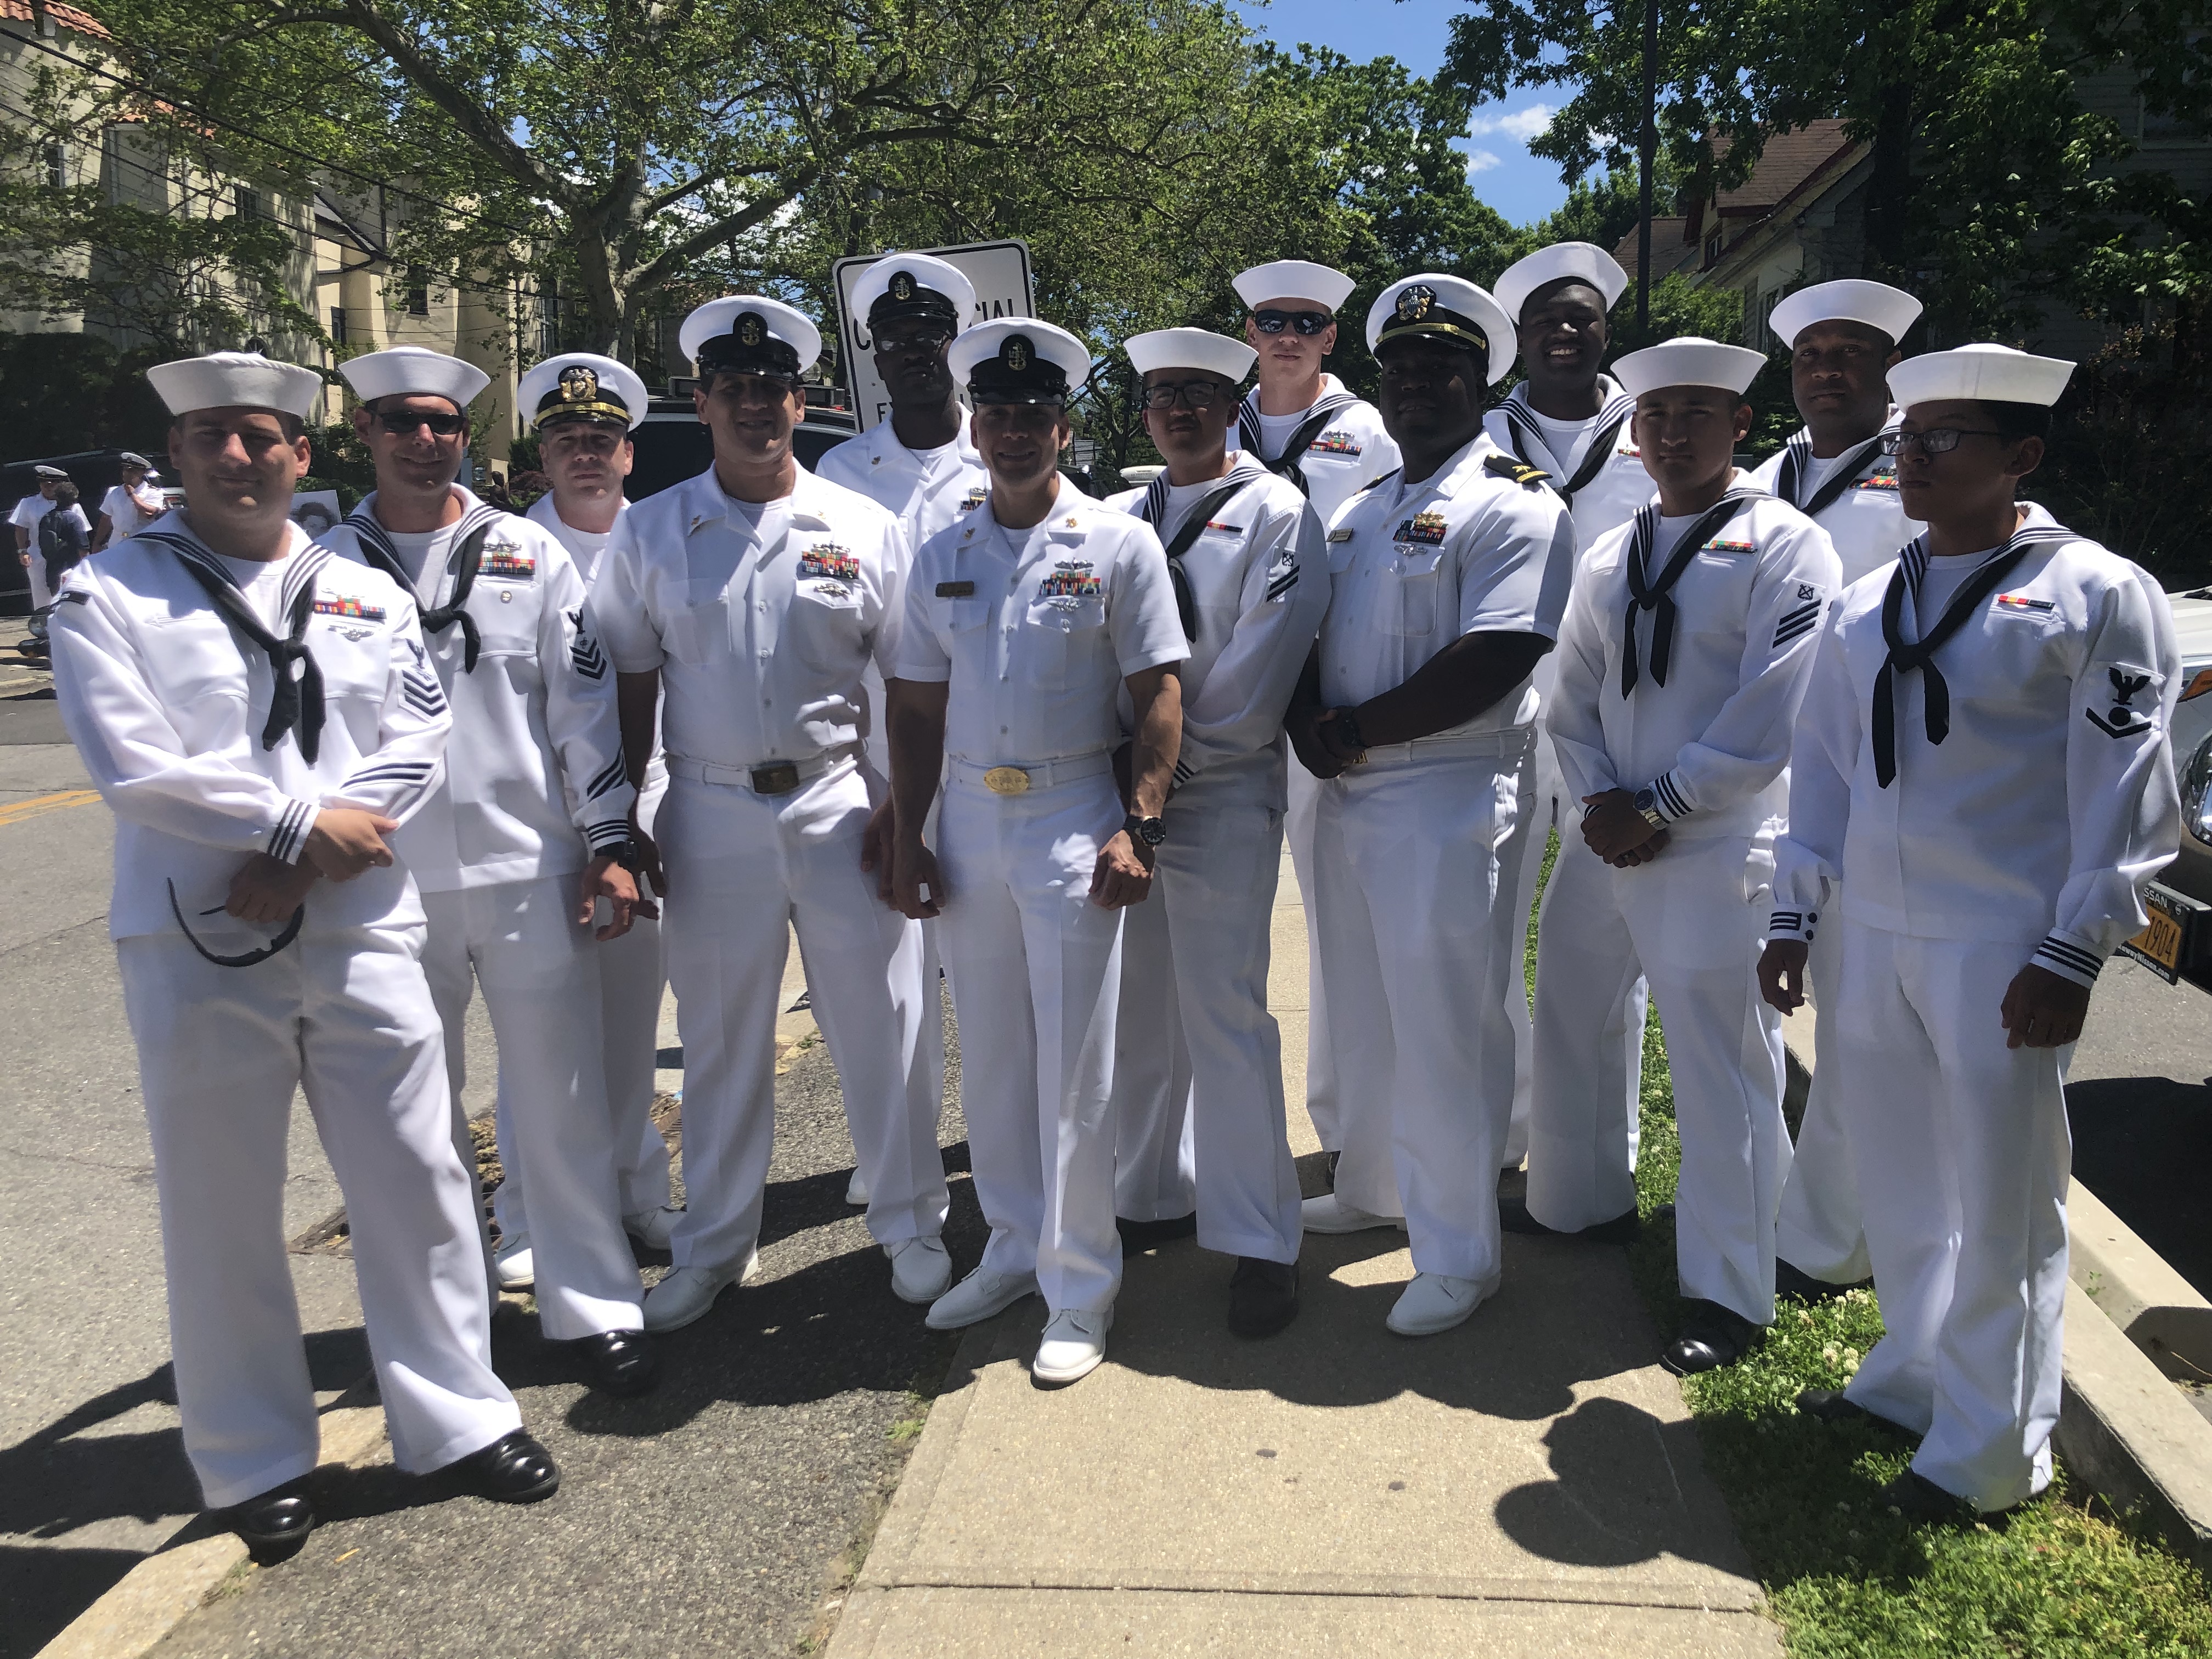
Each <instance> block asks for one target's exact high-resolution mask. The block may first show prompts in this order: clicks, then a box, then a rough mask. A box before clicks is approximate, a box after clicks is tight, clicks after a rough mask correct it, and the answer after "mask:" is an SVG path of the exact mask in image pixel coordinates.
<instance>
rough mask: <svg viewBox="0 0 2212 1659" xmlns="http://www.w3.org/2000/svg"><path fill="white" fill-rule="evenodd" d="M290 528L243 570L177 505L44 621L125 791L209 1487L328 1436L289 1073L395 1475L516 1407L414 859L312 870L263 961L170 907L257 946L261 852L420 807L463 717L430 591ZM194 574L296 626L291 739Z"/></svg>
mask: <svg viewBox="0 0 2212 1659" xmlns="http://www.w3.org/2000/svg"><path fill="white" fill-rule="evenodd" d="M289 533H290V537H291V550H290V551H289V553H288V554H287V555H286V556H284V557H283V558H282V559H280V560H277V561H276V562H274V563H271V564H269V565H266V566H261V567H256V566H254V565H252V564H250V563H247V562H243V561H237V562H234V561H229V560H225V559H222V558H219V557H217V556H216V555H215V554H213V553H211V552H210V551H209V550H207V549H206V547H205V546H204V544H201V543H200V542H199V541H198V540H197V538H195V537H194V536H193V535H192V534H191V530H190V529H189V528H188V526H186V524H185V519H184V516H183V515H182V514H181V513H166V514H164V515H163V516H162V517H161V518H160V519H158V520H155V522H154V524H153V525H151V526H149V528H148V530H147V531H145V532H142V533H141V534H140V535H139V536H138V537H137V538H133V539H130V540H126V541H123V542H120V543H117V544H113V545H112V546H110V547H109V548H108V549H107V550H106V551H105V552H103V553H102V554H101V555H100V556H99V557H98V558H97V559H94V560H88V561H87V562H83V563H82V564H79V565H78V566H77V567H76V568H75V569H73V570H72V571H71V572H70V575H69V579H68V580H67V581H66V582H65V583H64V592H63V594H62V599H61V603H60V605H58V608H57V610H56V611H55V614H54V619H53V629H52V640H53V652H54V684H55V688H56V690H57V692H58V695H59V697H60V700H61V708H62V715H63V718H64V720H65V721H66V722H67V724H68V726H69V730H70V737H71V738H73V739H74V740H75V741H76V746H77V750H78V752H79V753H80V754H81V755H82V757H83V758H84V763H85V766H86V768H87V769H88V770H89V771H90V772H91V774H92V776H93V781H94V782H95V783H96V784H97V785H98V786H99V787H100V793H101V794H102V795H103V796H105V797H106V800H107V803H108V805H110V806H111V807H112V808H113V809H114V811H115V817H116V836H115V891H114V896H113V898H112V902H111V905H110V908H109V913H108V932H109V933H110V935H111V936H112V938H113V939H115V941H116V957H117V960H118V963H119V965H120V967H121V969H122V977H123V994H124V1003H125V1007H126V1008H127V1009H128V1010H129V1012H130V1016H131V1035H132V1036H133V1037H134V1038H135V1039H136V1040H137V1045H138V1059H139V1076H140V1085H141V1087H142V1088H143V1091H144V1093H145V1097H146V1119H147V1126H148V1127H149V1129H150V1130H151V1132H152V1134H153V1141H154V1173H155V1182H156V1183H157V1185H158V1186H159V1188H160V1191H161V1241H162V1249H163V1255H164V1257H165V1260H166V1261H167V1268H168V1281H169V1328H170V1340H171V1343H172V1346H173V1349H174V1352H175V1356H176V1373H177V1399H178V1403H179V1406H180V1407H182V1408H183V1412H184V1426H185V1450H186V1451H187V1452H188V1453H189V1454H190V1455H191V1460H192V1468H193V1469H194V1471H195V1472H196V1473H197V1474H198V1476H199V1480H200V1486H201V1489H202V1491H203V1492H204V1495H205V1498H206V1501H207V1503H208V1504H209V1506H210V1507H211V1508H219V1507H222V1506H224V1505H228V1504H236V1503H240V1502H242V1501H243V1500H245V1499H246V1498H252V1497H254V1496H256V1495H257V1494H258V1493H261V1492H267V1491H268V1490H270V1488H271V1487H274V1486H280V1485H282V1484H283V1482H285V1481H287V1480H292V1479H294V1478H295V1477H296V1476H299V1475H303V1474H307V1472H308V1471H309V1470H311V1469H313V1468H314V1467H315V1465H316V1462H317V1461H318V1458H319V1453H320V1448H321V1437H320V1432H319V1426H318V1424H317V1422H316V1417H315V1395H314V1390H313V1387H312V1386H311V1385H310V1383H309V1382H308V1377H307V1355H306V1352H305V1350H304V1348H303V1347H302V1346H301V1333H300V1316H299V1309H298V1306H297V1304H296V1303H295V1301H294V1298H293V1292H292V1276H291V1271H290V1269H289V1267H288V1266H287V1264H286V1260H285V1254H284V1203H283V1194H284V1146H285V1133H286V1124H287V1121H288V1120H289V1117H290V1115H291V1110H292V1094H293V1091H294V1090H295V1088H301V1087H304V1088H305V1090H306V1091H307V1108H308V1109H309V1110H310V1111H311V1112H313V1114H314V1117H315V1127H316V1129H317V1131H318V1132H319V1133H320V1135H321V1136H322V1140H323V1146H324V1149H325V1152H327V1153H328V1154H329V1156H330V1160H331V1169H332V1170H334V1171H335V1172H336V1173H337V1178H338V1184H339V1186H340V1188H342V1189H343V1193H344V1194H345V1201H346V1213H347V1217H348V1218H349V1222H350V1224H351V1226H352V1230H353V1255H354V1266H355V1271H356V1273H357V1274H358V1275H359V1277H360V1280H361V1301H362V1316H363V1319H364V1322H365V1323H366V1324H367V1326H368V1342H369V1351H370V1352H371V1353H372V1354H373V1355H374V1358H375V1361H376V1376H377V1384H378V1387H379V1389H380V1390H381V1392H382V1395H383V1400H384V1411H385V1418H386V1422H387V1423H388V1424H389V1425H390V1427H391V1431H392V1449H393V1453H394V1456H395V1460H396V1461H397V1462H398V1465H399V1467H400V1468H403V1469H405V1470H408V1471H410V1472H413V1473H421V1472H423V1471H427V1470H429V1469H435V1468H441V1467H443V1466H444V1465H445V1464H447V1463H449V1462H453V1461H454V1460H455V1459H457V1458H460V1457H465V1456H466V1455H469V1454H470V1453H471V1452H474V1451H479V1450H481V1449H483V1448H484V1447H486V1446H489V1445H490V1444H491V1443H493V1442H494V1441H495V1440H497V1439H499V1438H500V1437H501V1436H503V1435H505V1434H507V1433H509V1432H511V1431H513V1430H514V1429H517V1428H519V1427H520V1426H521V1416H520V1413H518V1412H517V1411H516V1409H515V1406H514V1400H513V1395H510V1394H508V1392H507V1389H506V1388H505V1386H504V1385H503V1384H501V1382H500V1380H499V1378H498V1377H496V1376H494V1375H493V1374H492V1369H491V1308H490V1301H489V1289H488V1287H487V1285H486V1284H485V1279H484V1272H483V1248H482V1245H481V1244H480V1243H479V1242H478V1228H477V1222H476V1218H475V1217H474V1215H473V1214H472V1213H471V1209H470V1202H471V1184H470V1179H469V1175H468V1171H467V1170H465V1168H464V1167H463V1165H462V1164H461V1162H460V1160H459V1158H457V1157H456V1156H455V1154H454V1152H453V1137H452V1134H451V1133H450V1132H449V1128H448V1121H447V1116H448V1115H447V1088H446V1077H445V1070H444V1065H443V1050H442V1041H441V1031H440V1028H439V1024H438V1016H437V1011H436V1010H435V1008H434V1007H433V1006H432V1005H431V1001H430V991H429V987H428V985H426V984H425V983H424V982H423V978H422V967H421V964H420V963H419V961H418V957H420V954H421V951H422V906H421V904H420V903H419V902H417V900H416V891H415V884H414V882H413V880H412V879H411V878H410V877H409V875H408V872H407V867H406V866H405V865H404V864H403V863H398V862H395V863H394V864H392V866H389V867H388V868H385V869H371V870H368V871H367V872H364V873H363V874H362V875H361V876H358V877H356V878H355V879H353V880H351V881H349V882H343V883H331V882H327V881H319V882H318V883H317V884H315V885H314V887H313V889H312V890H310V891H309V893H308V895H307V902H306V905H305V919H304V921H303V922H302V924H301V927H300V929H299V932H298V935H297V937H296V939H294V941H293V942H292V943H291V944H290V945H289V946H287V947H286V948H284V949H283V950H281V951H277V952H276V954H275V955H273V956H270V957H267V958H266V959H265V960H264V961H261V962H259V963H256V964H254V965H252V966H249V967H238V968H223V967H218V966H216V964H215V963H211V962H209V961H208V960H206V959H205V958H204V957H202V956H201V955H200V953H199V952H198V951H197V950H195V949H194V947H193V945H192V944H191V941H190V940H189V939H186V938H185V933H184V931H183V928H182V927H180V926H179V921H178V917H179V915H180V914H181V915H182V916H183V917H185V918H187V919H188V921H189V925H190V926H191V929H192V931H193V932H194V933H196V934H197V935H198V936H199V938H200V939H201V940H202V942H203V943H204V945H205V946H206V948H207V949H208V950H210V951H213V952H215V953H216V954H218V955H223V956H237V955H245V954H247V953H249V952H252V951H255V950H257V949H265V948H266V946H267V945H269V944H270V938H269V935H268V933H266V932H265V931H264V930H260V929H256V928H252V927H248V926H246V924H244V923H242V922H235V921H231V920H230V919H229V918H228V917H226V916H224V915H222V904H223V902H224V899H225V896H226V895H227V894H228V890H229V887H230V882H231V878H232V877H233V876H234V874H235V873H236V872H237V871H238V870H239V869H240V866H243V865H244V863H245V862H246V858H247V856H248V855H249V854H254V853H266V854H270V856H271V857H274V858H279V859H283V860H297V859H298V858H299V856H300V852H301V847H302V845H303V844H304V842H305V841H306V838H307V832H308V830H309V829H310V828H312V826H313V823H314V817H315V814H316V812H317V811H319V809H321V808H323V807H327V806H357V807H361V808H363V809H365V810H368V811H375V812H381V813H383V814H385V815H386V816H387V817H395V818H399V819H402V820H404V819H405V818H407V817H408V816H409V815H410V813H412V812H414V811H416V809H417V808H419V807H420V806H421V805H422V802H423V800H424V799H426V798H427V797H428V795H429V794H430V793H431V792H432V791H433V790H435V788H436V787H437V786H438V782H439V780H440V778H441V775H442V768H441V763H440V756H441V753H442V751H443V750H444V747H445V742H446V734H447V730H448V729H449V726H450V725H451V716H450V714H448V712H447V706H446V700H445V696H444V694H443V693H442V692H441V690H439V687H438V681H437V677H436V676H435V674H433V673H432V672H431V671H430V670H429V667H428V665H427V663H426V662H425V660H424V657H423V652H422V636H421V635H420V633H419V632H418V630H417V629H416V620H415V605H414V602H413V600H412V599H410V598H409V597H408V596H407V595H406V594H405V593H404V592H401V591H400V590H399V589H398V588H397V587H395V586H393V585H392V583H391V582H390V581H388V580H386V579H385V578H384V577H383V576H381V575H379V574H377V573H375V572H374V571H370V570H363V569H362V568H360V567H359V566H356V565H351V564H348V563H346V562H344V561H343V560H340V559H336V558H333V557H332V556H331V555H330V554H329V553H328V552H327V551H325V550H323V549H320V548H318V547H314V546H312V545H310V544H309V543H308V541H307V536H306V534H305V532H302V531H301V530H299V529H298V528H297V527H294V528H293V529H292V530H291V531H290V532H289ZM196 573H197V574H196ZM203 582H207V583H211V584H215V585H216V586H227V587H228V590H229V592H230V593H231V595H232V597H233V598H234V599H236V600H238V601H240V603H242V605H243V606H244V607H245V609H246V611H247V612H248V613H250V615H251V617H252V623H253V626H254V627H255V628H256V629H259V630H262V632H263V633H264V635H274V636H276V641H278V642H279V643H280V649H281V648H283V647H282V645H281V642H282V641H284V640H286V639H295V640H297V641H299V642H300V647H304V651H303V655H304V657H305V659H307V661H311V662H312V663H313V669H314V676H313V678H303V680H302V682H301V684H300V685H299V686H298V689H297V692H296V704H297V713H298V715H299V720H300V723H299V724H297V725H295V726H291V727H290V729H289V732H274V731H272V729H271V717H272V712H274V713H276V714H280V715H281V714H283V713H285V712H286V711H285V710H284V709H283V708H282V707H280V705H283V704H285V703H288V702H294V701H295V697H294V696H292V695H290V694H291V693H292V690H293V688H291V687H290V686H289V685H288V686H286V687H284V688H283V690H284V691H285V692H286V693H287V694H288V695H286V696H279V684H278V682H277V679H276V675H275V674H274V673H273V672H272V671H271V668H270V656H269V654H268V653H265V651H264V647H263V646H262V645H260V644H258V643H256V642H255V641H253V639H252V637H251V636H250V635H248V634H246V632H244V631H243V630H242V629H240V626H239V625H238V624H236V623H231V622H228V621H227V620H226V617H225V613H224V612H223V611H222V610H219V609H218V608H217V607H216V604H215V603H214V602H213V601H212V599H211V597H210V592H209V590H208V588H207V587H205V586H203ZM241 583H242V584H243V585H244V586H243V588H242V591H241V589H240V584H241ZM288 654H289V653H288ZM302 666H303V667H304V666H305V664H304V663H303V664H302ZM289 668H290V665H289V663H288V664H287V669H288V671H289ZM317 679H319V686H320V690H319V696H318V695H317V692H316V690H315V681H316V680H317ZM318 714H319V720H320V726H319V732H316V733H315V735H314V737H313V743H312V746H313V749H314V751H315V753H314V758H313V759H312V760H310V759H309V758H308V757H307V754H306V753H305V752H304V751H303V745H308V744H309V738H308V732H309V729H310V727H311V726H313V723H314V721H315V720H316V718H317V716H318ZM172 894H173V895H174V896H173V897H172ZM210 909H212V911H213V914H210ZM278 937H280V938H281V937H283V935H282V934H279V935H278Z"/></svg>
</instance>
